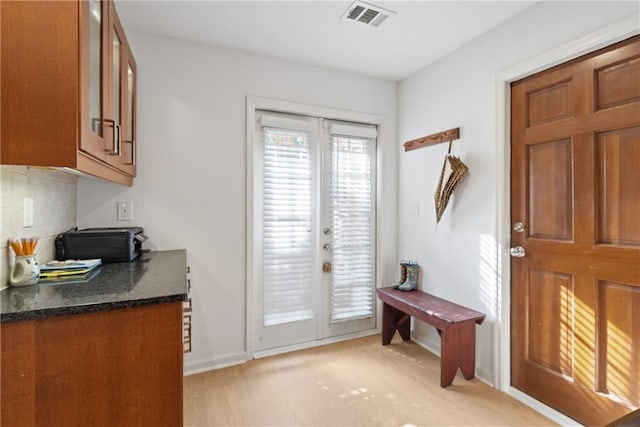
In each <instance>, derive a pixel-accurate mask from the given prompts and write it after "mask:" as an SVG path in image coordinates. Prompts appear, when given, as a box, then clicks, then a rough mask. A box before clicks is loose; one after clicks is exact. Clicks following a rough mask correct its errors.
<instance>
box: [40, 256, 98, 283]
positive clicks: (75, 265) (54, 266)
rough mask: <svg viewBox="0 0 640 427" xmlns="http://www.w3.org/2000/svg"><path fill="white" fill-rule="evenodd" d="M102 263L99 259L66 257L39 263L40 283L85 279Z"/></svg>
mask: <svg viewBox="0 0 640 427" xmlns="http://www.w3.org/2000/svg"><path fill="white" fill-rule="evenodd" d="M100 264H102V260H101V259H68V260H66V261H56V260H53V261H49V262H47V263H46V264H41V265H40V283H43V282H45V283H46V282H56V281H70V280H75V279H87V278H89V277H90V276H92V273H93V272H94V270H95V269H96V268H97V267H98V266H99V265H100Z"/></svg>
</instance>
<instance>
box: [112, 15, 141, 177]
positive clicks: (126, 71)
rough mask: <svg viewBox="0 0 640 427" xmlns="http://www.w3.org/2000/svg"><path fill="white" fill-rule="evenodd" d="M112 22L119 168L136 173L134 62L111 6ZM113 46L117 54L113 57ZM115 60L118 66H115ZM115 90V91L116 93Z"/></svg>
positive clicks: (131, 173) (133, 174)
mask: <svg viewBox="0 0 640 427" xmlns="http://www.w3.org/2000/svg"><path fill="white" fill-rule="evenodd" d="M111 19H112V26H113V30H114V31H113V49H114V58H113V60H114V64H113V75H114V76H116V74H117V75H118V78H115V77H114V79H113V88H112V90H113V97H114V102H113V108H114V111H115V110H117V112H114V117H116V121H117V125H118V126H119V128H118V130H119V134H118V137H119V142H118V152H119V155H118V165H117V167H118V169H120V170H122V171H123V172H125V173H127V174H128V175H131V176H135V174H136V127H135V124H136V62H135V59H134V58H133V54H132V53H131V49H130V47H129V43H128V42H127V38H126V36H125V34H124V31H123V29H122V25H121V24H120V20H119V19H118V15H117V14H116V13H115V9H113V14H112V16H111ZM116 50H117V51H118V53H119V57H118V58H116V57H115V53H116ZM116 62H117V65H118V67H116ZM116 92H117V93H118V94H117V95H116Z"/></svg>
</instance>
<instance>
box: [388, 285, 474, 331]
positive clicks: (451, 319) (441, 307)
mask: <svg viewBox="0 0 640 427" xmlns="http://www.w3.org/2000/svg"><path fill="white" fill-rule="evenodd" d="M378 297H379V298H380V299H381V300H382V301H384V302H386V303H387V304H389V305H391V306H393V307H396V308H398V309H399V310H402V311H405V310H403V308H405V307H410V308H412V309H413V310H411V311H414V310H415V311H417V312H422V313H425V314H426V315H428V316H430V317H434V318H436V319H438V320H441V321H444V322H446V323H449V324H451V323H458V322H468V321H471V320H473V321H474V322H476V323H477V324H478V325H479V324H481V323H482V321H483V320H484V318H485V314H484V313H480V312H479V311H475V310H472V309H470V308H467V307H463V306H461V305H458V304H455V303H452V302H449V301H447V300H444V299H442V298H438V297H436V296H434V295H431V294H428V293H426V292H422V291H418V290H415V291H409V292H406V291H399V290H397V289H394V288H379V289H378ZM405 312H406V311H405ZM408 314H413V313H408Z"/></svg>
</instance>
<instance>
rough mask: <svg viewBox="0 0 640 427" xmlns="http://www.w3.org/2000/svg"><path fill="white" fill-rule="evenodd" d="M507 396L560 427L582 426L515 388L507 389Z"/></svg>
mask: <svg viewBox="0 0 640 427" xmlns="http://www.w3.org/2000/svg"><path fill="white" fill-rule="evenodd" d="M507 394H508V395H509V396H511V397H513V398H514V399H516V400H517V401H519V402H521V403H524V404H525V405H527V406H528V407H530V408H531V409H533V410H535V411H537V412H539V413H540V414H542V415H544V416H545V417H547V418H549V419H550V420H551V421H553V422H556V423H558V424H560V425H561V426H565V427H568V426H570V427H573V426H577V427H580V426H582V424H580V423H579V422H577V421H576V420H574V419H573V418H569V417H567V416H566V415H564V414H563V413H562V412H558V411H557V410H555V409H553V408H552V407H551V406H547V405H545V404H544V403H542V402H540V401H539V400H536V399H534V398H533V397H531V396H529V395H528V394H525V393H523V392H521V391H520V390H518V389H517V388H514V387H509V388H508V389H507Z"/></svg>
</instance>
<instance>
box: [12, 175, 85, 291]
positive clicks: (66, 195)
mask: <svg viewBox="0 0 640 427" xmlns="http://www.w3.org/2000/svg"><path fill="white" fill-rule="evenodd" d="M77 187H78V178H77V177H76V176H74V175H71V174H68V173H64V172H59V171H56V170H52V169H44V168H36V167H28V166H6V165H2V166H0V221H1V222H0V224H1V228H0V239H1V240H0V251H1V256H0V289H2V288H5V287H6V286H8V282H9V279H8V277H9V268H10V266H11V265H12V264H13V260H14V254H13V250H11V249H10V246H9V245H8V243H7V241H8V239H9V238H10V237H27V236H38V237H39V238H40V240H39V241H38V246H37V248H36V255H37V260H38V262H40V263H42V262H46V261H49V260H51V259H53V258H55V244H54V242H55V238H56V236H57V235H58V234H60V233H61V232H63V231H66V230H68V229H70V228H73V227H75V226H76V223H77V213H76V212H77V210H76V207H77V200H76V198H77ZM25 198H30V199H33V226H32V227H23V226H22V225H23V206H24V199H25Z"/></svg>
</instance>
